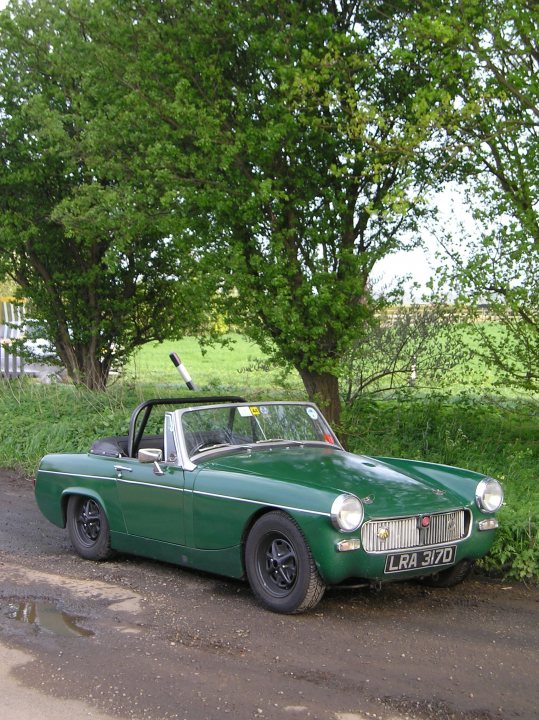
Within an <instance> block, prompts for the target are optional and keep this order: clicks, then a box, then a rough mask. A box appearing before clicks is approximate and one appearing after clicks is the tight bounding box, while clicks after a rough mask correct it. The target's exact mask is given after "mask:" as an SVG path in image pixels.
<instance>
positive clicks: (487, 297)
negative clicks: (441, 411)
mask: <svg viewBox="0 0 539 720" xmlns="http://www.w3.org/2000/svg"><path fill="white" fill-rule="evenodd" d="M457 10H458V11H459V14H457ZM423 32H425V33H427V34H429V33H430V36H431V37H432V34H433V32H435V33H436V36H437V38H438V40H439V46H440V55H441V57H443V58H444V59H445V60H446V61H447V63H448V67H450V68H451V74H452V80H451V82H452V83H454V82H455V79H454V78H455V77H456V78H458V79H459V81H458V82H459V90H458V96H459V101H458V104H456V105H455V106H454V108H453V111H452V112H451V113H450V114H449V115H448V117H447V122H446V127H447V129H448V140H449V142H450V143H451V144H452V147H453V148H454V152H455V154H456V156H457V157H458V158H459V162H460V166H461V170H462V176H463V178H464V179H465V180H467V183H468V184H467V198H468V202H469V204H470V207H471V209H472V211H473V216H474V218H475V220H476V228H475V230H474V231H468V232H466V231H464V232H463V233H462V234H461V235H460V236H459V237H458V238H456V239H455V238H453V239H451V238H446V248H447V251H448V254H449V256H450V257H451V258H452V260H453V265H452V266H451V267H448V266H447V265H446V266H445V268H444V272H443V273H442V279H444V280H449V281H450V282H451V284H452V287H453V290H454V291H456V293H457V294H458V298H459V300H460V302H461V304H462V306H467V307H468V309H469V310H470V312H471V314H472V316H474V315H477V314H478V312H479V311H480V309H481V306H482V305H487V306H488V308H489V314H490V316H491V317H492V318H495V319H496V321H497V322H498V324H499V325H500V326H501V329H500V328H499V329H497V330H493V328H492V327H491V326H489V325H488V324H484V323H477V324H476V325H475V329H476V332H477V333H478V334H479V336H480V341H481V342H480V344H479V346H480V348H481V350H480V352H481V353H482V354H483V355H484V357H485V358H486V359H487V360H489V361H490V362H491V363H492V364H493V365H494V366H495V367H497V368H498V369H499V370H500V371H501V376H502V378H503V380H504V382H506V383H509V384H513V385H517V386H520V387H523V388H527V389H537V388H539V291H538V287H539V285H538V281H539V215H538V200H539V181H538V172H537V169H538V159H539V85H538V83H537V77H538V70H539V6H538V5H537V3H535V2H531V1H528V0H522V1H521V2H513V0H492V1H491V2H482V1H480V0H465V1H462V2H455V3H451V5H450V8H449V9H448V12H446V13H444V14H443V15H439V16H433V20H432V25H428V26H426V27H424V28H423ZM463 246H464V247H466V250H464V248H463Z"/></svg>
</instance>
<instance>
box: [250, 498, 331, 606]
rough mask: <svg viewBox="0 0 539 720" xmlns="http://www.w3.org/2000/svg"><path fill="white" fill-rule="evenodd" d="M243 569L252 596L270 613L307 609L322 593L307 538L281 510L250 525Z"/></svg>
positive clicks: (320, 582)
mask: <svg viewBox="0 0 539 720" xmlns="http://www.w3.org/2000/svg"><path fill="white" fill-rule="evenodd" d="M245 569H246V572H247V578H248V580H249V584H250V586H251V589H252V591H253V593H254V595H255V596H256V598H257V599H258V600H259V601H260V603H261V604H262V605H264V607H266V608H268V609H269V610H273V611H274V612H281V613H299V612H303V611H305V610H310V609H312V608H314V607H315V605H317V604H318V603H319V602H320V600H321V599H322V596H323V594H324V590H325V585H324V583H323V581H322V578H321V577H320V575H319V574H318V570H317V569H316V565H315V562H314V559H313V556H312V553H311V550H310V548H309V546H308V544H307V541H306V540H305V538H304V537H303V533H302V532H301V530H300V529H299V527H298V526H297V525H296V523H295V522H294V521H293V520H292V518H291V517H289V516H288V515H286V514H285V513H283V512H279V511H275V512H269V513H267V514H266V515H263V516H262V517H261V518H260V519H259V520H257V522H256V523H255V524H254V525H253V527H252V529H251V532H250V533H249V536H248V537H247V543H246V546H245Z"/></svg>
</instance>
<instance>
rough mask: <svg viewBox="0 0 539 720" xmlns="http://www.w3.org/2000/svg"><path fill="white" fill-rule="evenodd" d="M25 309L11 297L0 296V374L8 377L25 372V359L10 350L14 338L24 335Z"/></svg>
mask: <svg viewBox="0 0 539 720" xmlns="http://www.w3.org/2000/svg"><path fill="white" fill-rule="evenodd" d="M23 323H24V310H23V308H22V305H17V304H15V303H14V302H12V301H11V300H10V299H9V298H0V375H1V376H3V377H7V378H14V377H19V376H20V375H23V374H24V371H25V370H24V361H23V359H22V358H21V357H19V356H18V355H16V354H15V353H13V352H10V347H11V344H12V341H13V340H18V339H19V338H20V337H21V335H22V330H23Z"/></svg>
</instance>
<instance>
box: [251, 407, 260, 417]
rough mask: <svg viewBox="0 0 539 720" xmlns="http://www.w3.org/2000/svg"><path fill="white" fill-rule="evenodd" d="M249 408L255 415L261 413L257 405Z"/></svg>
mask: <svg viewBox="0 0 539 720" xmlns="http://www.w3.org/2000/svg"><path fill="white" fill-rule="evenodd" d="M249 410H250V411H251V413H252V414H253V415H260V408H257V407H250V408H249Z"/></svg>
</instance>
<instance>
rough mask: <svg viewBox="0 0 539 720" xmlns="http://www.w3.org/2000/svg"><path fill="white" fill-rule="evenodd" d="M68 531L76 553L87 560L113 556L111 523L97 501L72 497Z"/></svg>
mask: <svg viewBox="0 0 539 720" xmlns="http://www.w3.org/2000/svg"><path fill="white" fill-rule="evenodd" d="M67 530H68V532H69V537H70V539H71V543H72V545H73V547H74V548H75V551H76V552H77V554H78V555H80V556H81V557H83V558H85V559H86V560H106V559H107V558H109V557H110V556H111V554H112V551H111V549H110V530H109V523H108V520H107V516H106V515H105V512H104V510H103V508H102V507H101V505H100V504H99V503H98V502H97V500H94V499H93V498H90V497H85V496H83V495H72V496H71V497H70V498H69V501H68V503H67Z"/></svg>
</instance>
